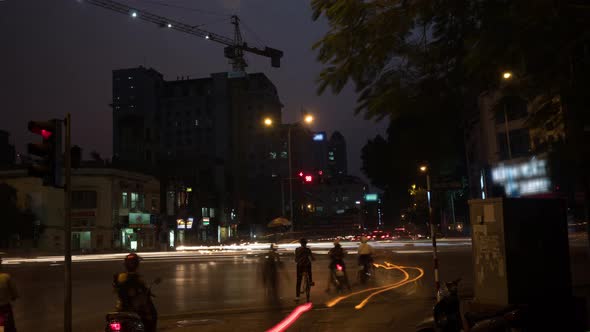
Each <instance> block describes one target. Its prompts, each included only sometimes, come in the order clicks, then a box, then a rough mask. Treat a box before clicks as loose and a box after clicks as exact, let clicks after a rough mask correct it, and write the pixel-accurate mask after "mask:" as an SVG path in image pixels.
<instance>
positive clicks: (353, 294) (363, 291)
mask: <svg viewBox="0 0 590 332" xmlns="http://www.w3.org/2000/svg"><path fill="white" fill-rule="evenodd" d="M385 264H388V263H387V262H385ZM373 265H374V266H375V267H382V268H385V269H387V270H391V269H394V267H389V266H386V265H382V264H373ZM399 270H400V271H402V273H404V274H405V277H404V279H403V280H400V281H398V282H395V283H393V284H390V285H385V286H379V287H372V288H367V289H363V290H361V291H357V292H354V293H350V294H346V295H343V296H340V297H337V298H335V299H333V300H332V301H329V302H327V303H326V306H327V307H328V308H331V307H333V306H335V305H336V304H338V303H339V302H340V301H342V300H346V299H347V298H349V297H352V296H355V295H359V294H363V293H367V292H374V291H380V290H382V289H385V288H389V287H393V286H395V285H397V284H400V283H402V282H404V281H406V280H408V279H409V278H410V276H409V275H408V273H407V272H406V271H404V270H402V269H399Z"/></svg>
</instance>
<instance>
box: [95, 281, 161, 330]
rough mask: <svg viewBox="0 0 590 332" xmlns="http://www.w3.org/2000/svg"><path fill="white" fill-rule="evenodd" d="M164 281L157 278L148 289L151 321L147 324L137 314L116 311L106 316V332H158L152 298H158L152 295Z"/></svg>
mask: <svg viewBox="0 0 590 332" xmlns="http://www.w3.org/2000/svg"><path fill="white" fill-rule="evenodd" d="M160 282H162V280H161V279H160V278H156V279H155V280H154V281H153V283H152V284H151V285H150V286H149V287H148V290H147V293H146V297H147V308H146V311H147V312H149V315H150V316H151V318H152V319H151V320H150V322H149V323H148V324H146V323H145V322H144V321H143V319H142V318H141V316H140V315H139V314H138V313H136V312H124V311H114V312H109V313H107V314H106V317H105V320H106V327H105V332H153V331H155V330H156V320H157V316H158V314H157V312H156V307H155V306H154V303H153V301H152V297H156V296H155V295H154V294H153V293H152V287H153V285H158V284H159V283H160Z"/></svg>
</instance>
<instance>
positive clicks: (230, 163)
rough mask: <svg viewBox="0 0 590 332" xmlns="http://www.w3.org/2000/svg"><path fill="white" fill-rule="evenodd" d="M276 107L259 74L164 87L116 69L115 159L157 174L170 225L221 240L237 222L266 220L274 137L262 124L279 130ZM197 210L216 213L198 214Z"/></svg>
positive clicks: (150, 75)
mask: <svg viewBox="0 0 590 332" xmlns="http://www.w3.org/2000/svg"><path fill="white" fill-rule="evenodd" d="M281 109H282V104H281V102H280V100H279V97H278V94H277V90H276V88H275V86H274V84H273V83H272V82H271V81H270V80H269V79H268V78H267V77H266V76H265V75H264V74H261V73H257V74H249V75H247V76H246V77H241V78H228V75H227V73H217V74H211V75H210V76H209V77H206V78H198V79H189V78H188V77H187V78H184V77H182V78H180V79H177V80H175V81H165V80H164V79H163V77H162V75H161V74H160V73H158V72H157V71H155V70H154V69H146V68H144V67H138V68H131V69H123V70H115V71H113V127H114V130H113V135H114V138H113V145H114V149H113V151H114V153H115V156H114V160H115V161H117V162H118V163H119V164H120V165H121V166H128V167H134V168H139V169H150V170H152V171H153V172H154V173H156V174H157V175H158V176H159V178H160V180H161V181H162V188H163V190H165V191H166V195H163V196H165V197H168V198H170V197H172V200H170V199H166V202H163V203H164V204H162V206H166V203H169V201H170V202H173V205H174V206H173V208H172V209H170V208H167V209H166V210H167V214H168V215H169V218H170V219H171V220H174V219H175V218H179V217H183V218H185V217H186V218H189V217H190V218H193V220H195V221H197V222H196V224H197V225H201V226H203V228H206V229H205V230H204V231H203V232H201V230H199V237H201V235H202V234H205V235H207V236H214V237H222V238H223V237H224V236H223V234H227V235H230V234H231V232H232V231H235V227H234V226H235V224H236V223H238V222H239V223H256V222H264V220H267V219H268V218H270V215H271V214H270V213H269V212H265V210H266V206H265V205H266V203H265V201H264V196H265V195H267V194H268V192H267V191H265V190H266V189H268V186H270V185H271V184H270V182H271V181H270V179H272V177H271V175H272V172H273V169H272V168H273V163H272V160H271V158H270V156H269V151H271V147H272V145H273V144H274V143H273V142H274V139H273V137H274V136H276V135H275V134H276V133H275V131H274V130H269V128H266V127H265V126H264V125H263V123H262V119H263V118H264V117H272V118H273V119H275V121H276V122H278V124H279V125H280V119H281ZM179 197H180V198H179ZM168 205H169V204H168ZM279 207H280V206H279V205H278V204H277V205H276V208H279ZM202 209H206V211H216V212H213V213H210V212H207V216H205V215H204V214H203V213H202V211H203V210H202ZM267 214H268V215H267ZM211 215H214V216H211ZM204 220H206V222H205V221H204ZM215 225H217V226H218V227H224V228H223V229H217V228H216V227H215ZM230 225H232V227H233V228H232V229H230ZM220 234H222V235H221V236H220ZM205 235H203V236H202V237H205ZM221 240H222V239H221Z"/></svg>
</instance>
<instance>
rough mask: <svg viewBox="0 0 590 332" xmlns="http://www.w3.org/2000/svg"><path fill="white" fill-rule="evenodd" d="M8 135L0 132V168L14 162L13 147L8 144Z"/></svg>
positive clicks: (2, 131)
mask: <svg viewBox="0 0 590 332" xmlns="http://www.w3.org/2000/svg"><path fill="white" fill-rule="evenodd" d="M9 138H10V134H9V133H8V132H7V131H4V130H0V167H6V166H10V165H13V164H14V162H15V151H14V145H12V144H10V141H9Z"/></svg>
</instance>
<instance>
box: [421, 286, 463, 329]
mask: <svg viewBox="0 0 590 332" xmlns="http://www.w3.org/2000/svg"><path fill="white" fill-rule="evenodd" d="M460 281H461V279H456V280H454V281H451V282H445V287H444V288H442V289H441V290H440V291H439V298H440V300H439V301H438V302H437V303H436V304H435V305H434V308H433V314H432V317H429V318H427V319H425V320H424V321H423V322H421V323H420V324H418V326H417V327H416V331H418V332H459V331H461V330H462V329H463V326H462V325H463V323H462V320H461V309H460V307H461V306H460V304H461V301H460V299H459V282H460Z"/></svg>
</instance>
